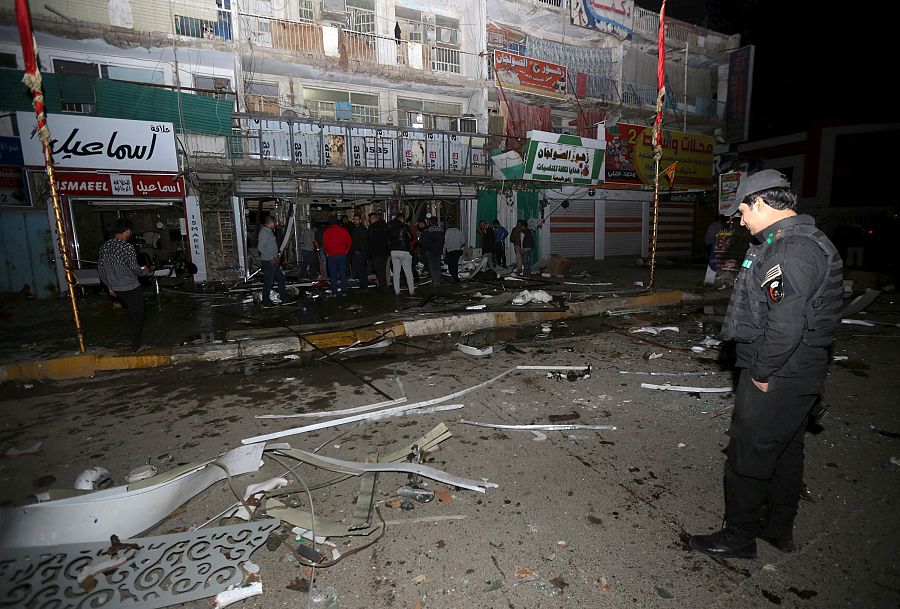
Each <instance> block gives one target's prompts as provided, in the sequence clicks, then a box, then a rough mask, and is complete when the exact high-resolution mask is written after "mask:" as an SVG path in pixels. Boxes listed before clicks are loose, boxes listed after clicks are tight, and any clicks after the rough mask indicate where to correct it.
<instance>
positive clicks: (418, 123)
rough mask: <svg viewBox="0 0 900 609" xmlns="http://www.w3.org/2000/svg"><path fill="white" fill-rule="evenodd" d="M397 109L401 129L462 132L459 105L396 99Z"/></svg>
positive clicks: (460, 106)
mask: <svg viewBox="0 0 900 609" xmlns="http://www.w3.org/2000/svg"><path fill="white" fill-rule="evenodd" d="M397 107H398V108H399V110H400V126H401V127H412V128H414V129H439V130H441V131H462V129H460V126H461V125H460V118H461V117H460V115H461V114H462V105H461V104H451V103H446V102H435V101H428V100H422V99H404V98H402V97H400V98H397ZM467 126H468V124H467ZM472 131H474V126H472Z"/></svg>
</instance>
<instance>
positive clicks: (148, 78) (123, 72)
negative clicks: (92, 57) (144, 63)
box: [100, 65, 166, 85]
mask: <svg viewBox="0 0 900 609" xmlns="http://www.w3.org/2000/svg"><path fill="white" fill-rule="evenodd" d="M100 76H101V77H102V78H108V79H110V80H127V81H129V82H142V83H148V84H155V85H164V84H166V75H165V72H163V71H162V70H148V69H147V68H131V67H121V66H108V65H101V66H100Z"/></svg>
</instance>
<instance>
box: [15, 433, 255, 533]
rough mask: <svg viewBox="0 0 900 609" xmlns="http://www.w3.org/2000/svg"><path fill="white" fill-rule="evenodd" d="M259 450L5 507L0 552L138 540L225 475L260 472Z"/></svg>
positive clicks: (245, 448)
mask: <svg viewBox="0 0 900 609" xmlns="http://www.w3.org/2000/svg"><path fill="white" fill-rule="evenodd" d="M263 447H264V445H263V444H255V445H250V446H240V447H238V448H235V449H234V450H231V451H228V452H227V453H225V454H224V455H222V456H221V457H219V458H218V459H209V460H207V461H201V462H197V463H189V464H187V465H183V466H181V467H178V468H175V469H173V470H170V471H168V472H164V473H162V474H159V475H157V476H153V477H152V478H147V479H146V480H141V481H140V482H137V483H135V484H130V485H128V486H117V487H114V488H110V489H106V490H102V491H94V492H90V493H83V494H79V495H78V496H75V497H68V498H65V499H57V500H53V501H46V502H43V503H36V504H33V505H27V506H20V507H14V508H5V509H3V510H0V547H30V546H46V545H57V544H60V543H64V544H73V543H89V542H103V541H104V540H108V539H109V537H110V535H119V536H120V537H131V536H134V535H139V534H140V533H142V532H144V531H146V530H147V529H149V528H150V527H151V526H153V525H154V524H156V523H157V522H159V521H161V520H162V519H163V518H165V517H166V516H168V515H169V514H171V513H172V511H173V510H174V509H175V508H177V507H178V506H180V505H181V504H183V503H184V502H185V501H187V500H188V499H190V498H191V497H193V496H194V495H197V494H198V493H200V492H201V491H203V490H204V489H206V488H208V487H209V486H211V485H213V484H215V483H216V482H218V481H220V480H223V479H224V478H225V471H226V470H227V471H228V473H229V474H230V475H231V476H237V475H239V474H246V473H248V472H254V471H256V470H258V469H259V466H260V464H261V463H262V452H263ZM213 463H217V464H218V465H213ZM223 468H224V469H223Z"/></svg>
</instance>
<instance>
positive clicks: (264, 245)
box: [256, 216, 297, 309]
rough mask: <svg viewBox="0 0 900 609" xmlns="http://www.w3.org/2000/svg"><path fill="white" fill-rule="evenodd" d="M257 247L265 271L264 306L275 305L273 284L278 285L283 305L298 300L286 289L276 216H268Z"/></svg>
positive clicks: (264, 221) (260, 231) (260, 230)
mask: <svg viewBox="0 0 900 609" xmlns="http://www.w3.org/2000/svg"><path fill="white" fill-rule="evenodd" d="M256 248H257V249H258V250H259V264H260V266H261V267H262V272H263V293H262V306H263V308H264V309H271V308H272V307H274V306H275V303H274V302H272V284H273V283H275V284H277V285H278V297H279V299H280V301H281V304H282V305H290V304H294V303H295V302H297V300H296V299H288V295H287V290H286V289H285V285H284V284H285V281H286V280H285V277H284V272H283V271H282V270H281V256H280V254H279V252H278V240H277V239H276V238H275V218H273V217H272V216H266V217H265V219H264V220H263V225H262V227H261V228H260V229H259V238H258V239H257V240H256Z"/></svg>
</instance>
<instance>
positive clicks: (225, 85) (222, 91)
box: [194, 74, 234, 100]
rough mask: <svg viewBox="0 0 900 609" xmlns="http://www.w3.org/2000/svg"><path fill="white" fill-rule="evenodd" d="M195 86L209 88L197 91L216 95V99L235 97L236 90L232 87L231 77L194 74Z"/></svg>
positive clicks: (206, 94)
mask: <svg viewBox="0 0 900 609" xmlns="http://www.w3.org/2000/svg"><path fill="white" fill-rule="evenodd" d="M194 87H195V88H197V89H208V90H207V91H197V92H196V93H197V95H202V96H204V97H215V98H216V99H231V100H233V99H234V90H233V89H232V88H231V79H230V78H219V77H216V76H201V75H199V74H194ZM213 90H215V93H213V92H212V91H213Z"/></svg>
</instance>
